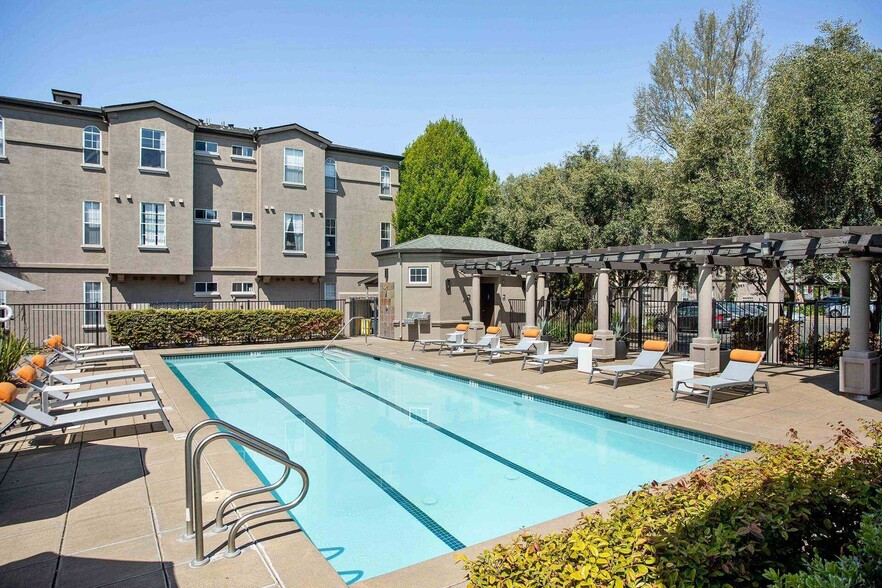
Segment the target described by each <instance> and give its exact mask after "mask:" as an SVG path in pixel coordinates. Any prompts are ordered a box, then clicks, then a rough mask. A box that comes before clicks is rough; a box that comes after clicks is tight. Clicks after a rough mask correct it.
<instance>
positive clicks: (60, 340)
mask: <svg viewBox="0 0 882 588" xmlns="http://www.w3.org/2000/svg"><path fill="white" fill-rule="evenodd" d="M50 339H58V342H59V343H64V337H62V336H61V335H58V334H55V335H52V337H50Z"/></svg>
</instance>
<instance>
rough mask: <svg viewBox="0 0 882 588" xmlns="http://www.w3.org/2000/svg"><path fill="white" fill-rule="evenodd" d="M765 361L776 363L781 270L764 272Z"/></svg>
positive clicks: (774, 269) (771, 269) (775, 269)
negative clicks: (765, 303)
mask: <svg viewBox="0 0 882 588" xmlns="http://www.w3.org/2000/svg"><path fill="white" fill-rule="evenodd" d="M766 302H768V304H767V305H766V307H767V308H768V311H767V313H766V361H767V362H769V363H778V349H779V348H780V346H779V344H778V338H779V330H780V324H779V322H780V321H779V319H780V317H781V270H780V269H778V268H769V269H767V270H766Z"/></svg>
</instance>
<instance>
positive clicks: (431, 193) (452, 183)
mask: <svg viewBox="0 0 882 588" xmlns="http://www.w3.org/2000/svg"><path fill="white" fill-rule="evenodd" d="M399 178H400V189H399V191H398V196H397V198H396V200H395V212H394V214H393V215H392V222H393V223H394V225H395V234H396V238H397V240H398V241H399V242H401V241H408V240H411V239H416V238H418V237H422V236H424V235H428V234H440V235H464V236H476V235H478V234H479V232H480V230H481V227H482V226H483V222H484V214H483V213H484V208H485V207H486V203H487V195H488V191H489V190H490V188H491V186H493V185H495V184H496V181H497V180H496V176H495V174H492V173H491V172H490V168H489V167H488V166H487V162H486V161H485V160H484V158H483V157H482V156H481V152H480V151H479V150H478V148H477V147H476V146H475V142H474V140H472V138H471V137H470V136H469V134H468V132H467V131H466V129H465V127H464V126H463V124H462V121H459V120H455V119H448V118H442V119H441V120H439V121H437V122H433V123H429V125H428V126H427V127H426V130H425V131H424V132H423V134H422V135H420V136H419V137H417V138H416V140H415V141H414V142H413V143H411V144H410V145H408V146H407V148H406V149H405V150H404V159H403V160H402V162H401V169H400V176H399Z"/></svg>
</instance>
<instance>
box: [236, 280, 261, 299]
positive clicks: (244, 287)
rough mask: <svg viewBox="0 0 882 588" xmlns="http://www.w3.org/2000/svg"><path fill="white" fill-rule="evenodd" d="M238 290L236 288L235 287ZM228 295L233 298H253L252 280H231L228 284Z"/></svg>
mask: <svg viewBox="0 0 882 588" xmlns="http://www.w3.org/2000/svg"><path fill="white" fill-rule="evenodd" d="M237 286H238V287H239V288H240V289H239V290H236V287H237ZM230 296H232V297H233V298H253V297H254V296H256V294H255V292H254V282H233V284H232V285H231V286H230Z"/></svg>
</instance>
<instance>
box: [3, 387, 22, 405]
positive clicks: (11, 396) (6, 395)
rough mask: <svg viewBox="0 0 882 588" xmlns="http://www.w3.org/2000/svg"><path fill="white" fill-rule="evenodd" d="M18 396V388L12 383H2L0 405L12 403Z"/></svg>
mask: <svg viewBox="0 0 882 588" xmlns="http://www.w3.org/2000/svg"><path fill="white" fill-rule="evenodd" d="M16 396H18V388H16V387H15V384H13V383H12V382H0V404H5V403H7V402H12V401H13V400H15V397H16Z"/></svg>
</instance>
